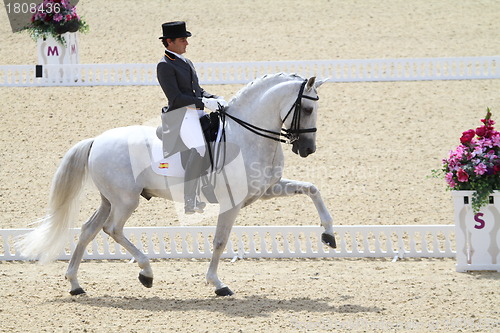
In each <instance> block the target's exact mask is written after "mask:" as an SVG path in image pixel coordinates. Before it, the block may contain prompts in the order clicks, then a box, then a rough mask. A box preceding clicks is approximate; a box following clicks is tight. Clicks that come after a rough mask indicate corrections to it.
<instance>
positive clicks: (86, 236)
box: [66, 195, 110, 295]
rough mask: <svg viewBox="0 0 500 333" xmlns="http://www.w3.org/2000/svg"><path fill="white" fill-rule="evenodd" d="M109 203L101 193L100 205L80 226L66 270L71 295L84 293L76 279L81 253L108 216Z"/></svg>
mask: <svg viewBox="0 0 500 333" xmlns="http://www.w3.org/2000/svg"><path fill="white" fill-rule="evenodd" d="M109 212H110V204H109V201H108V200H107V199H106V198H105V197H104V196H102V195H101V206H100V207H99V208H98V209H97V210H96V211H95V212H94V214H93V215H92V216H91V217H90V218H89V220H88V221H87V222H86V223H85V224H84V225H83V226H82V230H81V233H80V238H79V239H78V245H77V246H76V249H75V251H74V252H73V255H72V256H71V261H70V262H69V266H68V270H67V271H66V279H68V280H69V282H70V283H71V290H70V294H71V295H79V294H83V293H85V291H84V290H83V289H82V287H80V284H79V283H78V279H77V273H78V268H79V267H80V263H81V261H82V258H83V253H84V251H85V248H86V247H87V245H88V244H89V242H90V241H91V240H92V239H94V238H95V236H96V235H97V233H98V232H99V231H100V230H101V229H102V227H103V225H104V222H106V219H107V218H108V216H109Z"/></svg>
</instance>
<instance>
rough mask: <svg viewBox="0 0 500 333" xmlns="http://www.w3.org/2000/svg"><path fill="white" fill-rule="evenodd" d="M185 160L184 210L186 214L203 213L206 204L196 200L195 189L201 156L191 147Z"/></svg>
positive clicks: (199, 172)
mask: <svg viewBox="0 0 500 333" xmlns="http://www.w3.org/2000/svg"><path fill="white" fill-rule="evenodd" d="M187 153H188V154H189V156H188V158H187V162H186V175H185V176H184V212H185V213H186V214H194V213H203V208H205V206H206V204H205V203H204V202H201V201H197V200H196V190H197V189H198V182H199V179H200V175H201V171H202V170H201V169H202V157H201V156H200V154H199V153H198V151H197V150H196V149H194V148H191V149H190V150H189V151H188V152H187Z"/></svg>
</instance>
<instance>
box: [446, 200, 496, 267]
mask: <svg viewBox="0 0 500 333" xmlns="http://www.w3.org/2000/svg"><path fill="white" fill-rule="evenodd" d="M452 193H453V201H454V206H455V237H456V244H457V247H456V249H457V253H456V261H457V263H456V270H457V272H467V271H479V270H489V271H497V272H500V250H499V249H500V191H495V192H494V193H493V194H492V195H491V197H490V204H488V205H486V206H484V207H483V208H482V209H481V210H480V212H478V213H476V214H475V213H474V211H473V210H472V206H471V202H472V194H473V193H474V191H452Z"/></svg>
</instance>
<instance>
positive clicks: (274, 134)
mask: <svg viewBox="0 0 500 333" xmlns="http://www.w3.org/2000/svg"><path fill="white" fill-rule="evenodd" d="M322 83H323V82H322V81H316V78H315V77H311V78H310V79H308V80H306V79H303V78H301V77H300V76H297V75H293V74H284V73H279V74H274V75H266V76H264V77H262V78H259V79H257V80H255V81H253V82H251V83H249V84H248V85H247V86H246V87H244V88H243V89H241V90H240V91H239V92H238V93H237V94H236V95H235V97H234V98H233V99H232V100H231V101H230V103H229V106H228V107H227V108H226V109H225V111H224V112H223V114H224V115H226V122H227V123H228V126H227V127H226V129H225V137H226V141H227V143H228V144H229V143H230V144H234V145H236V147H239V149H240V157H241V158H242V161H243V163H244V168H243V169H244V170H243V173H242V170H241V169H242V168H241V167H238V168H236V169H238V170H230V168H227V167H224V171H225V172H222V173H221V172H220V171H219V172H217V181H216V186H215V189H214V192H215V194H216V196H217V199H218V200H219V203H220V212H219V216H218V222H217V228H216V232H215V236H214V240H213V255H212V259H211V261H210V265H209V268H208V272H207V274H206V279H207V282H208V283H210V284H212V285H213V286H214V287H215V293H216V294H217V295H219V296H227V295H232V294H233V292H232V291H231V290H230V289H229V288H228V287H227V286H226V285H225V284H224V283H223V282H222V281H220V280H219V278H218V276H217V267H218V265H219V259H220V256H221V254H222V253H223V251H224V248H225V246H226V243H227V241H228V238H229V235H230V232H231V228H232V226H233V224H234V221H235V219H236V216H237V215H238V213H239V211H240V209H241V208H242V207H245V206H247V205H249V204H250V203H253V202H254V201H256V200H257V199H269V198H273V197H280V196H291V195H295V194H306V195H308V196H309V197H310V198H311V199H312V201H313V202H314V204H315V206H316V209H317V211H318V213H319V217H320V220H321V225H322V226H323V227H324V229H325V230H324V233H323V234H322V241H323V242H324V243H326V244H327V245H329V246H331V247H333V248H335V238H334V233H333V226H332V223H333V219H332V217H331V215H330V213H329V212H328V209H327V208H326V206H325V204H324V202H323V200H322V198H321V195H320V192H319V191H318V189H317V187H316V186H315V185H313V184H311V183H306V182H299V181H295V180H288V179H283V178H281V175H282V170H283V166H284V156H283V151H282V147H281V143H280V141H282V140H280V138H281V136H280V131H281V129H282V128H284V129H285V137H288V139H290V141H291V142H292V143H293V148H292V149H293V151H294V152H295V153H298V154H300V156H302V157H306V156H308V155H309V154H312V153H314V152H315V150H316V145H315V141H316V133H315V131H316V128H315V126H316V118H317V100H318V95H317V91H316V90H317V88H318V87H319V86H320V85H321V84H322ZM281 135H283V133H282V134H281ZM155 140H159V139H158V138H157V136H156V133H155V128H152V127H146V126H131V127H123V128H116V129H111V130H109V131H106V132H104V133H103V134H101V135H99V136H97V137H96V138H93V139H86V140H83V141H81V142H79V143H77V144H76V145H75V146H73V147H72V148H71V149H70V150H69V151H68V152H67V153H66V155H65V156H64V157H63V159H62V161H61V164H60V165H59V167H58V169H57V171H56V173H55V175H54V178H53V181H52V187H51V192H50V198H49V209H48V213H47V216H46V217H45V218H44V219H43V220H42V222H41V224H40V225H38V226H37V227H36V228H35V229H34V230H33V231H31V232H30V233H28V234H27V235H25V236H24V237H23V238H22V239H20V240H19V241H18V243H17V246H18V249H20V250H21V254H22V255H24V256H25V257H26V258H29V259H38V260H40V261H41V262H42V263H44V262H49V261H51V260H54V259H55V258H56V257H57V256H58V255H59V254H60V253H61V251H62V249H63V248H64V246H65V244H66V242H67V237H65V236H67V235H68V230H69V228H70V226H71V223H72V222H73V220H74V219H75V214H77V212H78V205H77V202H78V198H79V194H80V193H81V191H82V189H83V186H84V184H85V179H86V178H87V177H86V176H87V174H88V175H89V176H90V177H91V179H92V180H93V182H94V183H95V185H96V187H97V189H98V190H99V192H100V194H101V205H100V207H99V208H98V209H97V210H96V211H95V213H94V214H93V215H92V216H91V217H90V218H89V220H88V221H87V222H86V223H85V224H83V226H82V228H81V234H80V237H79V241H78V244H77V246H76V249H75V251H74V253H73V255H72V258H71V261H70V263H69V267H68V270H67V272H66V278H67V279H68V280H69V282H70V283H71V290H70V294H72V295H78V294H82V293H85V291H84V290H83V289H82V288H81V286H80V284H79V283H78V280H77V272H78V268H79V265H80V262H81V260H82V256H83V254H84V251H85V248H86V246H87V245H88V244H89V242H90V241H91V240H92V239H93V238H94V237H95V236H96V235H97V233H98V232H99V231H100V230H104V232H105V233H107V234H108V235H110V236H111V237H112V238H113V239H114V240H115V241H116V242H117V243H118V244H120V245H122V246H123V247H124V248H125V249H126V250H127V251H128V252H129V253H130V254H131V255H132V256H133V257H134V258H135V259H136V260H137V262H138V265H139V267H140V268H141V271H140V273H139V280H140V281H141V283H142V284H143V285H144V286H145V287H148V288H150V287H152V284H153V271H152V269H151V266H150V263H149V259H148V258H147V257H146V256H145V255H144V254H143V253H142V252H141V251H140V250H139V249H137V248H136V246H135V245H134V244H133V243H132V242H130V241H129V240H128V239H127V238H126V237H125V236H124V233H123V226H124V224H125V222H126V221H127V219H128V218H129V217H130V216H131V214H132V212H133V211H134V210H135V209H136V208H137V206H138V204H139V198H140V196H141V195H142V196H144V197H146V198H148V199H149V198H151V197H161V198H166V199H169V200H172V199H180V200H182V198H183V194H182V193H178V192H179V191H182V190H183V186H169V185H166V184H178V183H182V181H183V179H180V180H179V179H170V178H169V177H164V176H160V175H158V174H156V173H154V172H153V171H152V168H151V167H150V166H149V165H145V166H144V167H143V168H142V169H141V170H140V172H137V165H141V163H142V164H143V160H148V159H147V157H148V156H151V143H152V142H154V141H155ZM225 169H228V170H225ZM233 169H235V168H233ZM233 171H234V172H233ZM222 175H224V177H222ZM242 177H246V179H242ZM234 183H238V184H239V185H240V186H241V184H245V191H240V193H243V195H241V194H240V197H239V198H237V200H236V199H235V198H234V197H233V196H232V195H229V196H228V189H229V188H237V186H236V187H234V185H235V184H234ZM174 192H175V193H174ZM229 194H231V192H230V193H229ZM228 197H230V198H228Z"/></svg>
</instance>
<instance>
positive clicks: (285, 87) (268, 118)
mask: <svg viewBox="0 0 500 333" xmlns="http://www.w3.org/2000/svg"><path fill="white" fill-rule="evenodd" d="M295 83H296V82H293V81H285V82H278V83H277V84H274V85H269V86H268V87H262V89H261V91H260V92H259V91H257V92H254V93H253V94H251V95H245V96H242V98H241V99H240V100H238V99H237V100H236V101H234V102H233V103H231V105H230V108H229V110H228V112H229V113H230V114H231V115H232V116H235V117H237V118H238V119H241V120H243V121H245V122H247V123H249V124H252V125H254V126H257V127H259V128H261V129H265V130H268V131H273V132H276V133H279V132H280V131H281V127H282V125H283V124H282V118H283V115H284V114H285V113H286V111H285V112H284V111H283V110H286V109H287V108H289V107H290V105H291V104H293V102H294V100H293V99H294V98H293V95H292V92H294V91H295V90H294V89H293V87H295V85H294V84H295ZM228 139H229V140H230V141H233V142H236V143H237V144H238V145H239V146H240V147H241V148H242V151H245V152H246V154H247V156H248V157H249V159H250V160H252V161H258V162H261V163H263V164H267V165H281V164H282V162H283V151H282V149H281V144H280V143H279V142H277V141H274V140H271V139H269V138H266V137H264V136H260V135H258V134H256V133H253V132H251V131H250V130H248V129H245V128H243V127H241V126H239V125H237V124H235V123H232V124H231V130H230V133H228Z"/></svg>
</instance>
